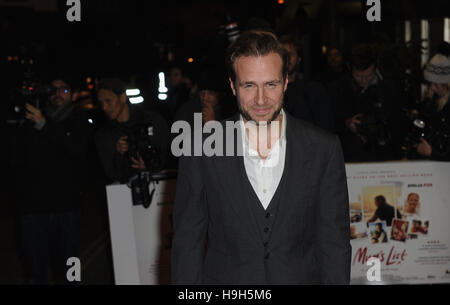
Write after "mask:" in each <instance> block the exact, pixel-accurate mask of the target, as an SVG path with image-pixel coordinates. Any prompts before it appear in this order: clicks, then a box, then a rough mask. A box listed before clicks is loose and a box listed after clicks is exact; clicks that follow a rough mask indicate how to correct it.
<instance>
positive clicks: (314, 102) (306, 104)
mask: <svg viewBox="0 0 450 305" xmlns="http://www.w3.org/2000/svg"><path fill="white" fill-rule="evenodd" d="M280 42H281V43H282V44H283V46H284V47H285V48H286V51H287V53H288V54H289V72H288V73H289V74H288V77H289V83H288V88H287V91H286V94H285V97H284V106H283V107H284V109H286V111H287V112H289V113H290V114H292V115H293V116H294V117H296V118H298V119H302V120H305V121H307V122H309V123H312V124H313V125H315V126H318V127H320V128H323V129H325V130H328V131H330V132H334V123H333V112H332V109H331V104H330V99H329V97H328V94H327V92H326V89H325V87H324V86H323V85H322V84H320V83H319V82H315V81H306V80H305V79H302V78H301V77H300V75H299V73H298V66H299V64H300V62H301V60H302V58H301V57H300V54H301V46H300V43H299V42H298V41H297V40H296V39H294V38H293V37H291V36H289V35H284V36H281V38H280Z"/></svg>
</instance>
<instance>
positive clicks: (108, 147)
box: [95, 78, 169, 183]
mask: <svg viewBox="0 0 450 305" xmlns="http://www.w3.org/2000/svg"><path fill="white" fill-rule="evenodd" d="M97 97H98V100H99V102H100V104H101V107H102V109H103V112H104V113H105V115H106V116H107V118H108V119H109V122H107V123H106V124H105V125H104V126H102V127H101V128H100V129H99V130H98V131H97V132H96V135H95V142H96V146H97V151H98V153H99V156H100V160H101V162H102V165H103V168H104V170H105V172H106V175H107V176H108V177H109V178H110V179H111V180H113V181H119V182H120V183H126V182H128V181H129V179H130V178H131V177H132V176H134V175H135V174H137V173H139V172H141V171H144V170H145V171H153V172H155V171H159V170H161V169H162V168H163V167H164V163H165V160H166V155H167V149H168V141H169V130H168V127H167V123H166V122H165V120H164V119H163V118H162V116H161V115H159V114H158V113H154V112H146V111H143V110H142V109H139V108H138V107H137V106H131V104H130V103H129V102H128V100H127V96H126V94H125V86H124V84H123V83H122V81H120V80H119V79H117V78H111V79H103V80H101V81H100V82H99V84H98V89H97ZM144 125H151V126H152V127H153V135H152V141H153V142H152V144H153V147H154V148H155V149H156V153H155V155H154V158H152V160H145V158H144V156H142V154H141V153H140V152H139V151H138V152H130V140H131V138H132V137H133V136H134V130H135V128H136V127H139V126H144ZM146 162H147V163H149V162H151V163H152V164H146Z"/></svg>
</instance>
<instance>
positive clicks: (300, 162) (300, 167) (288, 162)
mask: <svg viewBox="0 0 450 305" xmlns="http://www.w3.org/2000/svg"><path fill="white" fill-rule="evenodd" d="M287 115H288V114H287ZM293 120H294V118H293V117H292V116H290V115H288V120H287V125H286V142H287V143H286V159H285V164H284V172H283V177H282V180H281V181H280V186H282V187H283V189H282V193H281V194H280V199H279V200H280V202H279V206H278V212H277V215H276V218H275V223H274V226H273V231H272V234H271V236H270V239H271V242H269V245H270V246H271V247H274V246H276V242H277V240H281V239H279V238H277V237H278V236H280V235H282V234H284V225H285V224H286V219H287V216H288V215H290V214H291V213H292V211H293V209H296V208H298V206H296V204H295V202H296V201H295V200H293V198H298V196H300V195H301V193H302V191H304V190H307V188H308V187H309V186H308V185H309V180H310V179H309V175H310V171H311V165H312V162H311V161H312V160H313V158H314V150H315V149H314V144H313V143H312V142H311V141H310V140H309V138H308V136H307V135H306V134H305V133H304V132H303V131H302V130H299V129H298V128H297V129H296V128H295V126H294V125H297V124H296V122H293ZM294 182H295V183H294ZM281 183H283V185H281ZM299 185H300V186H302V189H300V190H299V188H298V186H299ZM299 221H301V220H300V219H299ZM301 225H302V224H301V223H299V227H302V226H301Z"/></svg>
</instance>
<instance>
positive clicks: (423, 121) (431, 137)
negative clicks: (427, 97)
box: [401, 101, 450, 156]
mask: <svg viewBox="0 0 450 305" xmlns="http://www.w3.org/2000/svg"><path fill="white" fill-rule="evenodd" d="M423 109H424V112H423V113H421V114H419V115H418V116H416V117H414V118H412V119H411V120H410V124H409V127H408V130H407V132H406V136H405V137H404V138H403V143H402V146H401V149H402V151H403V154H404V155H405V156H416V152H415V150H416V148H415V146H416V144H418V143H420V138H424V139H425V140H426V141H427V142H428V143H430V145H431V146H432V147H433V149H435V150H437V151H439V152H440V153H445V152H448V151H449V150H450V124H449V123H450V122H447V120H446V119H445V118H444V117H442V118H437V119H434V120H433V119H432V117H431V115H430V112H429V111H430V109H432V106H431V105H430V102H429V101H425V102H424V107H423Z"/></svg>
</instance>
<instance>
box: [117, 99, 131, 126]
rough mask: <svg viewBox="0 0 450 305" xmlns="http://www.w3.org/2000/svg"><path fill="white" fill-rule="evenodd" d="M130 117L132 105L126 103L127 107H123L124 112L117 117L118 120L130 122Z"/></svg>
mask: <svg viewBox="0 0 450 305" xmlns="http://www.w3.org/2000/svg"><path fill="white" fill-rule="evenodd" d="M129 119H130V107H128V105H126V104H125V107H123V110H122V112H121V113H120V114H119V116H118V117H117V122H119V123H125V122H128V120H129Z"/></svg>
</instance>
